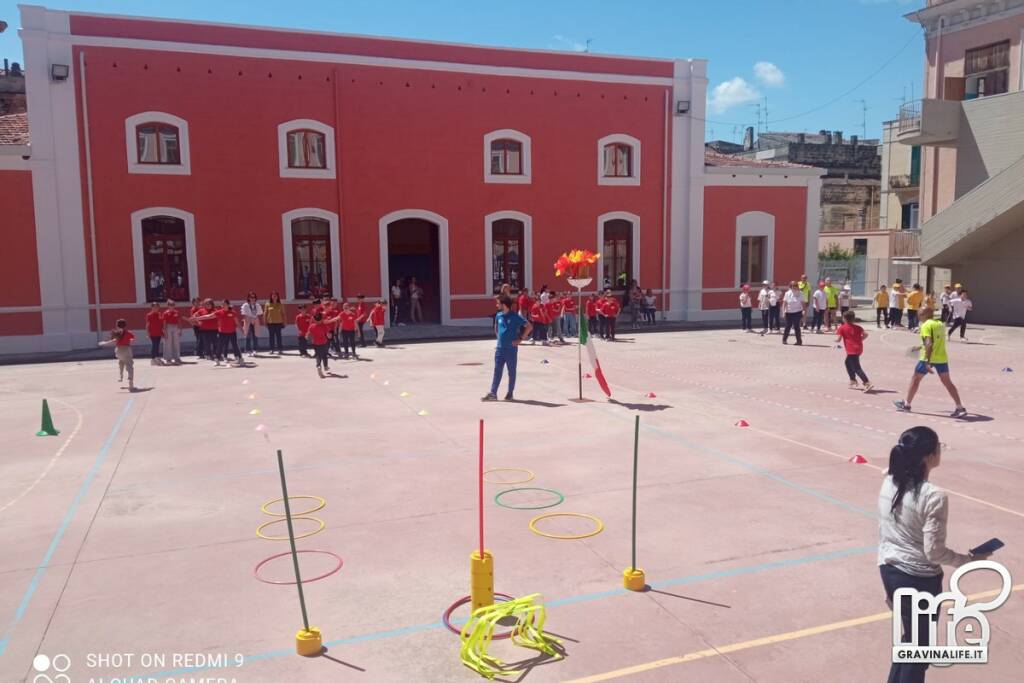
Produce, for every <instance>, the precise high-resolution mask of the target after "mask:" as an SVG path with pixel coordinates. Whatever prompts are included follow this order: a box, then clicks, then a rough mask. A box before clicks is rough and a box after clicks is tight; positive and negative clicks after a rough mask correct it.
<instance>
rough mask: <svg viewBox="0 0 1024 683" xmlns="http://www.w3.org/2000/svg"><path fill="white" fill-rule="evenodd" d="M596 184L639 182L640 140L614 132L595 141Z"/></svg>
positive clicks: (632, 183) (629, 183) (635, 183)
mask: <svg viewBox="0 0 1024 683" xmlns="http://www.w3.org/2000/svg"><path fill="white" fill-rule="evenodd" d="M597 184H598V185H639V184H640V140H638V139H637V138H635V137H633V136H632V135H626V134H625V133H615V134H613V135H606V136H604V137H603V138H601V139H600V140H598V141H597Z"/></svg>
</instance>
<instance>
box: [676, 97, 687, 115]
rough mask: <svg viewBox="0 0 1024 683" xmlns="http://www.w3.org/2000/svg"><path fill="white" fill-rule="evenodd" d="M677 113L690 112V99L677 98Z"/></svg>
mask: <svg viewBox="0 0 1024 683" xmlns="http://www.w3.org/2000/svg"><path fill="white" fill-rule="evenodd" d="M676 113H677V114H689V113H690V100H676Z"/></svg>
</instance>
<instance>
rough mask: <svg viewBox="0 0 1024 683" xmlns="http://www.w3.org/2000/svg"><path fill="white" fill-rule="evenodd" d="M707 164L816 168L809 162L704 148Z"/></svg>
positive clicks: (739, 166)
mask: <svg viewBox="0 0 1024 683" xmlns="http://www.w3.org/2000/svg"><path fill="white" fill-rule="evenodd" d="M704 165H705V166H732V167H737V168H743V167H746V168H814V166H808V165H807V164H794V163H790V162H788V161H772V160H770V159H749V158H745V157H738V156H733V155H731V154H720V153H719V152H716V151H714V150H711V149H705V150H704Z"/></svg>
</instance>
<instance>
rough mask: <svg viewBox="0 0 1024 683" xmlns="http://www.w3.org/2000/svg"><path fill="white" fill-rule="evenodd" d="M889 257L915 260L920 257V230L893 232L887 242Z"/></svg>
mask: <svg viewBox="0 0 1024 683" xmlns="http://www.w3.org/2000/svg"><path fill="white" fill-rule="evenodd" d="M889 252H890V254H889V255H890V256H893V257H896V258H917V257H919V256H920V255H921V231H920V230H894V231H893V233H892V239H891V240H890V242H889Z"/></svg>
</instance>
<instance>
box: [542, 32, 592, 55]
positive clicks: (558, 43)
mask: <svg viewBox="0 0 1024 683" xmlns="http://www.w3.org/2000/svg"><path fill="white" fill-rule="evenodd" d="M553 37H554V40H555V44H554V45H552V46H551V47H552V49H555V50H571V51H572V52H586V51H587V46H586V43H581V42H579V41H578V40H573V39H571V38H566V37H565V36H562V35H555V36H553Z"/></svg>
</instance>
